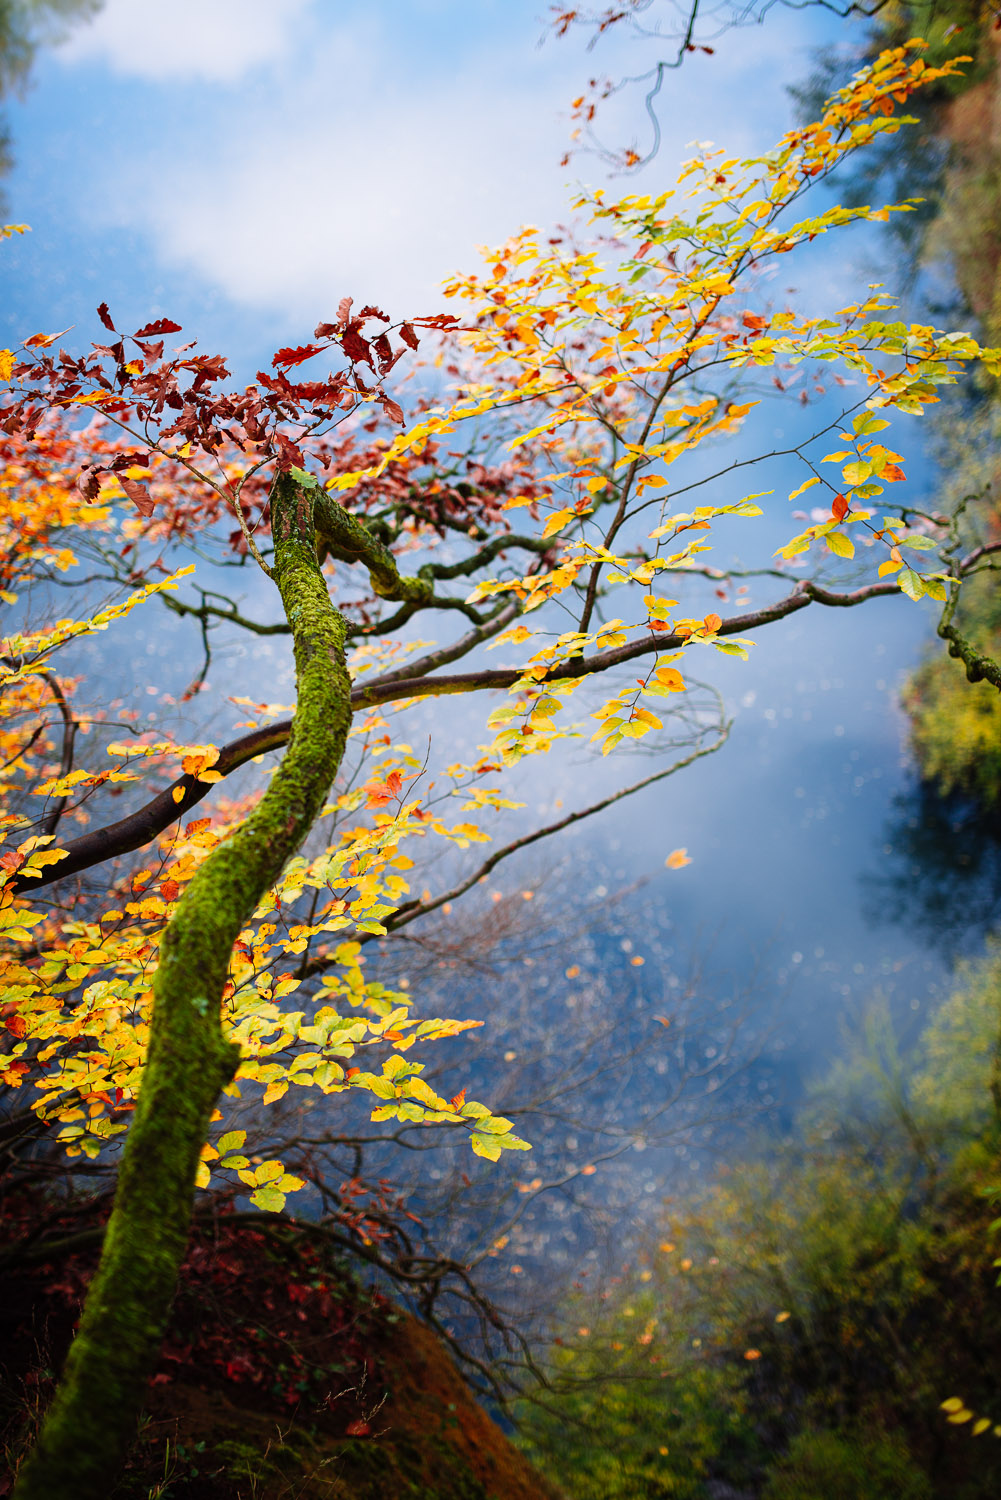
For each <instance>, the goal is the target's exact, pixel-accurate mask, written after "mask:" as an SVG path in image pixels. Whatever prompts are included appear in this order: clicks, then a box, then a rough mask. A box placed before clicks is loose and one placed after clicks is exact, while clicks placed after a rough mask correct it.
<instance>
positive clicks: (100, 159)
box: [0, 0, 844, 361]
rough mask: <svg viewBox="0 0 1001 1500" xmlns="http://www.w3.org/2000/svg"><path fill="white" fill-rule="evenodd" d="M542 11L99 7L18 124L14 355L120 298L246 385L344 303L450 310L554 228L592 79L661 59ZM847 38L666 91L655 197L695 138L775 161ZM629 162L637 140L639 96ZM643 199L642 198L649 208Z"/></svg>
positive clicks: (753, 49) (733, 39)
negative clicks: (513, 252)
mask: <svg viewBox="0 0 1001 1500" xmlns="http://www.w3.org/2000/svg"><path fill="white" fill-rule="evenodd" d="M546 8H547V6H546V0H475V3H472V4H471V3H470V0H462V3H460V0H370V3H368V4H366V5H365V6H362V5H359V4H355V5H350V4H348V5H346V4H343V3H342V4H339V5H338V4H334V3H327V0H282V3H281V4H275V3H274V0H171V3H170V4H166V3H162V0H107V3H106V5H105V7H104V9H103V10H102V11H101V13H100V14H99V15H98V16H97V18H96V19H95V20H93V21H92V22H91V23H89V24H87V25H84V26H81V27H79V28H77V30H76V31H75V32H74V33H73V35H72V36H71V37H70V38H69V39H68V40H67V41H66V42H65V43H64V44H63V45H62V46H60V47H59V48H58V49H57V50H55V51H52V52H49V53H47V54H45V55H44V56H43V57H42V58H41V60H40V63H39V66H38V68H37V70H36V76H35V82H34V85H33V87H32V89H31V90H30V92H29V94H28V96H27V98H26V99H25V101H24V102H23V103H22V104H19V105H17V106H16V107H15V108H14V109H13V110H12V111H11V123H12V126H13V132H14V143H15V150H16V154H17V159H18V165H17V168H16V170H15V172H14V174H13V176H12V178H11V179H10V181H9V184H8V200H9V202H8V217H9V218H10V219H11V220H14V221H24V222H27V223H29V224H30V225H31V226H32V231H33V232H32V234H31V235H30V236H27V237H26V238H25V239H24V240H23V241H20V242H17V243H16V244H15V245H13V246H11V247H10V248H9V249H7V250H5V252H4V259H5V266H4V273H5V274H4V281H5V287H6V295H5V298H4V304H5V308H4V312H3V313H2V314H0V316H2V318H3V323H4V326H3V328H0V334H2V335H3V336H4V338H5V340H7V341H9V339H10V338H13V337H17V338H20V337H23V336H25V335H26V334H27V333H29V332H33V331H35V330H36V329H37V328H42V327H44V328H47V329H49V328H53V327H63V326H65V325H67V324H75V325H76V326H77V327H79V328H80V329H81V332H85V335H86V336H88V337H89V336H90V334H91V332H92V328H91V324H92V322H93V308H94V306H95V305H96V303H97V302H98V301H100V300H102V298H106V299H107V300H108V301H109V302H110V303H111V305H112V309H113V311H115V312H116V315H117V316H118V317H120V319H121V322H122V324H127V323H129V322H130V321H131V320H132V319H136V320H145V319H146V318H147V317H149V316H154V315H160V314H167V315H169V316H171V317H174V318H176V319H177V320H178V321H180V322H182V323H183V324H184V326H185V330H186V331H190V332H191V334H192V336H196V335H197V336H198V337H199V340H200V341H201V342H202V343H203V344H204V343H211V344H213V345H214V346H217V347H219V348H225V349H227V350H228V351H229V352H230V353H231V354H232V355H233V356H234V357H235V358H236V359H237V360H238V361H241V360H242V359H248V360H254V359H259V358H260V357H261V356H262V355H263V354H264V353H266V352H267V350H269V349H271V348H273V347H274V346H275V344H276V343H277V342H287V341H288V340H289V339H298V338H300V337H301V336H303V335H304V334H305V333H307V332H308V331H309V330H310V329H311V328H312V326H313V324H314V323H315V322H316V321H317V320H318V319H319V318H320V317H328V316H330V314H331V309H332V308H333V307H334V306H335V304H336V302H337V300H338V299H339V298H340V297H341V296H343V295H344V294H345V293H348V294H351V295H354V296H355V297H356V298H357V299H361V300H376V301H378V302H380V303H381V304H382V305H383V306H386V307H387V308H388V310H389V311H390V312H392V313H393V314H394V316H396V315H406V314H411V315H412V314H420V313H424V312H428V311H432V310H435V309H436V308H440V307H441V306H442V305H443V304H442V299H441V295H440V291H439V286H440V283H441V281H442V279H443V278H444V277H445V276H446V275H447V274H448V273H449V272H450V271H452V270H455V269H459V268H464V267H471V266H473V265H474V264H475V261H476V247H477V246H478V245H481V244H483V243H489V242H494V243H496V242H498V241H500V240H502V239H504V238H505V237H506V236H507V235H508V234H510V233H511V232H513V231H514V230H515V229H516V228H517V227H518V226H519V225H520V224H522V223H524V222H532V223H542V224H548V223H556V222H558V221H559V220H560V218H561V217H562V216H564V214H565V204H566V202H567V199H568V190H569V188H570V187H571V186H572V184H573V183H574V182H575V181H580V180H589V181H591V182H594V183H597V182H602V181H605V180H606V178H605V174H604V169H603V167H602V165H601V163H600V162H599V161H598V160H597V159H595V158H593V157H591V158H588V157H586V156H581V157H577V158H576V159H575V160H574V161H573V163H572V165H571V166H570V167H569V168H567V167H562V166H561V165H560V157H561V155H562V153H563V151H564V150H565V148H566V144H567V140H568V135H569V131H570V129H571V126H570V122H569V105H570V101H571V100H572V99H573V97H574V96H575V95H576V94H578V93H580V92H581V91H582V88H583V86H584V84H585V82H586V80H587V78H588V77H589V76H591V75H592V74H593V73H595V72H599V71H600V72H602V73H608V74H611V75H613V76H622V75H624V74H628V73H632V72H636V71H638V70H639V69H640V68H641V67H642V66H644V65H648V63H649V61H650V58H649V55H648V56H647V57H646V59H645V62H644V58H643V56H642V55H641V54H640V53H639V52H637V50H636V48H635V47H634V46H633V47H630V46H629V45H627V42H626V38H624V37H623V38H622V39H619V38H618V37H617V36H616V33H615V32H613V33H612V34H611V35H610V37H609V38H607V39H606V40H605V41H604V42H603V44H602V45H601V47H600V48H599V49H598V51H597V52H594V53H590V54H589V53H587V52H586V50H585V46H584V42H585V37H584V36H583V35H579V36H573V37H571V38H570V39H568V40H567V41H564V42H558V41H556V40H555V39H553V38H552V37H551V36H550V37H547V38H546V39H545V40H544V41H543V36H544V32H545V29H546V28H545V19H544V18H545V11H546ZM836 35H841V36H842V37H843V35H844V33H843V32H842V33H838V31H837V23H832V22H831V20H830V19H825V18H824V16H823V15H822V14H818V13H815V12H812V11H810V12H805V13H804V12H795V11H788V12H786V11H783V12H778V13H773V14H772V16H771V17H770V19H769V21H768V23H767V24H766V25H765V26H763V27H755V28H752V29H750V30H744V31H741V32H739V33H733V34H730V35H727V36H724V37H723V38H721V40H720V41H719V42H718V43H717V44H716V51H715V54H714V55H713V56H712V57H706V56H701V55H700V56H694V57H692V58H690V59H689V60H688V62H687V63H686V65H685V67H684V68H683V69H682V70H681V71H680V72H679V73H676V74H673V75H671V76H670V78H669V80H668V84H667V86H666V88H665V100H664V108H663V110H662V117H663V124H664V146H663V148H662V151H661V154H660V156H659V158H658V159H657V161H656V163H655V164H654V165H653V166H652V167H651V168H649V169H648V170H647V171H646V173H645V174H644V177H643V178H642V179H640V180H641V181H643V182H644V185H647V186H650V187H655V186H660V185H662V184H664V183H666V182H668V181H669V180H670V178H671V176H672V175H673V169H674V167H675V166H676V164H677V162H678V161H679V160H681V159H682V158H683V157H684V156H685V155H686V154H688V153H687V152H686V150H685V147H686V145H687V144H688V143H689V142H691V141H692V140H693V139H702V140H704V139H707V138H708V139H713V140H715V141H717V142H718V143H720V144H726V145H727V146H728V147H733V148H734V149H737V150H744V149H750V148H753V147H767V146H768V145H769V144H770V143H771V142H772V141H773V140H774V139H775V138H776V137H777V135H778V134H780V133H781V131H782V130H783V129H785V128H787V127H788V125H789V123H790V121H791V105H790V101H789V99H788V96H787V93H786V86H787V85H788V84H790V83H794V82H798V81H802V80H803V79H804V77H806V76H807V75H808V73H809V70H810V53H811V49H813V48H815V47H816V46H818V45H819V44H820V43H822V42H823V41H825V40H827V39H829V38H830V37H832V36H836ZM618 109H619V113H618V118H617V119H616V115H615V114H614V113H613V112H612V111H611V109H610V111H609V113H608V115H607V116H606V119H607V121H608V126H609V135H610V136H611V137H615V138H616V139H617V141H621V140H622V139H624V138H626V137H628V136H629V135H631V134H636V133H637V132H639V131H640V129H641V126H642V116H641V104H640V99H639V97H638V95H636V94H635V93H632V94H630V95H627V96H623V98H622V100H621V103H620V105H619V106H618ZM631 185H632V184H631Z"/></svg>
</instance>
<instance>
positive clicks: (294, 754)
mask: <svg viewBox="0 0 1001 1500" xmlns="http://www.w3.org/2000/svg"><path fill="white" fill-rule="evenodd" d="M313 510H314V495H313V492H312V491H311V490H309V489H308V488H305V487H304V486H302V485H300V484H298V483H297V482H296V481H295V480H294V479H293V478H292V477H291V476H289V475H279V476H278V478H277V479H276V480H275V483H274V486H273V487H272V493H271V517H272V533H273V537H274V546H275V561H274V568H273V576H274V580H275V583H276V584H277V587H278V589H279V592H280V594H281V598H282V604H283V606H284V609H285V614H286V617H287V619H288V622H289V626H290V628H291V631H292V636H293V640H294V643H295V664H296V682H297V702H296V713H295V718H294V720H293V725H292V732H291V736H290V739H289V744H288V749H287V751H286V753H285V756H284V758H283V760H282V762H281V765H280V766H279V767H278V770H277V771H276V772H275V775H274V777H273V779H272V781H271V783H270V785H269V787H268V789H267V791H266V792H265V794H264V796H263V797H262V799H261V801H260V802H259V803H258V804H257V806H256V807H255V809H254V810H253V812H252V813H251V814H250V816H249V817H248V818H247V819H246V821H245V822H244V823H243V824H242V825H241V826H240V827H239V828H238V829H237V830H236V831H235V832H234V833H233V834H232V835H231V836H230V838H228V839H227V840H226V841H225V843H223V844H221V845H220V846H219V847H218V849H216V850H215V851H214V852H213V853H212V855H211V856H210V857H209V859H207V860H206V862H205V864H204V865H203V866H202V867H201V869H200V870H199V871H198V873H197V874H196V875H195V877H194V878H193V879H192V881H191V883H190V885H189V886H188V888H187V890H186V891H185V893H184V896H183V897H182V899H181V901H180V903H179V905H178V908H177V912H176V913H175V915H174V918H173V920H172V921H171V923H170V925H169V926H168V928H167V930H166V932H165V934H164V938H163V943H162V946H161V952H160V963H159V967H158V969H157V974H156V978H155V981H154V999H153V1013H152V1025H151V1036H150V1047H149V1056H148V1059H147V1063H146V1070H145V1075H144V1080H143V1086H142V1090H141V1093H140V1097H139V1100H138V1103H137V1106H136V1111H135V1115H134V1118H133V1122H132V1126H131V1129H130V1130H129V1134H128V1137H127V1140H126V1145H125V1150H124V1154H123V1158H122V1164H121V1168H120V1172H119V1178H118V1184H117V1188H116V1193H115V1203H114V1208H113V1210H112V1214H111V1219H110V1221H109V1224H108V1230H107V1235H106V1238H105V1244H104V1250H103V1253H102V1256H101V1261H100V1265H99V1266H98V1269H97V1272H96V1273H95V1276H94V1279H93V1281H92V1283H91V1286H90V1288H89V1290H88V1293H87V1299H86V1303H85V1306H84V1311H83V1316H82V1318H81V1322H80V1327H79V1331H78V1333H77V1336H76V1338H75V1340H74V1342H73V1346H72V1348H71V1349H70V1353H69V1356H68V1358H67V1361H66V1366H65V1369H64V1371H63V1374H62V1378H61V1380H60V1382H59V1386H58V1388H57V1391H56V1395H55V1398H54V1400H53V1403H52V1406H51V1408H50V1410H49V1412H48V1414H47V1416H46V1418H45V1420H44V1422H43V1425H42V1428H41V1431H40V1434H39V1437H38V1441H37V1444H36V1446H35V1449H34V1451H33V1453H32V1454H31V1456H30V1457H29V1459H28V1461H27V1463H26V1464H25V1466H24V1468H23V1469H22V1471H21V1474H20V1476H19V1479H18V1483H17V1488H16V1490H15V1492H14V1493H15V1497H16V1500H104V1497H105V1496H106V1495H107V1494H109V1493H110V1491H111V1489H112V1488H113V1485H114V1479H115V1474H116V1472H117V1469H118V1467H119V1465H120V1463H121V1460H122V1457H123V1456H124V1453H125V1450H126V1448H127V1446H128V1443H129V1441H130V1439H131V1437H132V1435H133V1432H134V1430H135V1424H136V1420H137V1417H138V1414H139V1411H140V1408H141V1405H142V1400H143V1395H144V1392H145V1387H146V1382H147V1380H148V1378H149V1375H150V1373H151V1371H152V1367H153V1365H154V1363H155V1360H156V1357H157V1353H158V1351H159V1347H160V1343H161V1340H162V1337H163V1332H164V1328H165V1325H166V1320H167V1316H168V1313H169V1310H170V1304H171V1300H172V1298H173V1294H174V1289H175V1286H176V1282H177V1273H178V1269H179V1267H180V1264H181V1261H182V1259H183V1257H184V1252H185V1247H186V1245H187V1240H188V1233H189V1229H190V1222H191V1210H192V1203H193V1199H194V1191H195V1174H196V1172H197V1169H198V1163H199V1159H200V1155H201V1149H202V1146H203V1145H204V1143H205V1139H206V1136H207V1134H208V1125H209V1118H210V1116H211V1114H212V1111H213V1109H214V1107H215V1104H216V1101H217V1099H218V1097H219V1093H220V1091H221V1090H222V1089H223V1088H224V1087H225V1086H226V1084H227V1083H229V1082H230V1081H231V1080H232V1078H233V1075H234V1073H235V1071H236V1068H237V1065H238V1062H239V1057H238V1052H237V1049H236V1048H235V1047H234V1046H233V1045H232V1044H231V1043H230V1042H228V1041H227V1040H226V1037H225V1035H224V1032H223V1029H222V1024H221V1004H222V993H223V987H224V985H225V983H226V978H227V973H228V969H229V960H230V955H231V953H232V949H233V944H234V942H235V941H236V938H237V935H238V933H239V931H240V929H241V927H242V926H243V925H244V923H245V922H246V921H247V920H248V918H249V917H250V916H251V914H252V913H253V911H254V908H255V907H256V906H257V904H258V903H259V901H260V899H261V897H262V896H263V894H264V892H265V891H266V890H267V889H268V887H269V886H270V885H272V884H273V883H274V881H275V880H277V879H278V877H279V875H280V874H281V871H282V868H283V866H284V865H285V864H286V862H287V861H288V860H289V859H290V858H291V856H292V855H293V854H294V853H295V852H296V850H297V849H298V848H299V846H300V844H301V843H302V841H303V839H304V838H305V837H306V835H307V834H308V832H309V830H310V828H311V827H312V826H313V823H314V822H315V820H316V818H317V817H318V815H319V813H320V810H321V808H322V807H323V804H324V800H325V798H326V795H327V792H328V791H329V788H330V786H331V784H332V782H333V780H334V776H335V775H336V773H337V769H338V767H339V765H340V762H341V758H342V756H343V753H344V746H345V743H346V740H347V733H348V728H349V725H350V721H351V681H350V678H349V676H348V671H347V667H346V664H345V659H344V644H345V636H346V630H345V623H344V620H343V617H342V616H341V615H340V613H339V612H338V611H337V610H336V609H335V608H334V606H333V604H332V602H331V600H330V597H329V594H328V592H327V587H326V584H325V582H324V579H323V575H322V573H321V572H320V568H319V565H318V563H317V559H316V551H315V528H314V518H313Z"/></svg>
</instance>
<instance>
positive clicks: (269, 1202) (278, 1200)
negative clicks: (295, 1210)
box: [250, 1187, 285, 1214]
mask: <svg viewBox="0 0 1001 1500" xmlns="http://www.w3.org/2000/svg"><path fill="white" fill-rule="evenodd" d="M250 1201H251V1203H252V1204H253V1205H254V1207H255V1208H263V1209H264V1212H265V1213H269V1214H279V1213H281V1211H282V1209H283V1208H284V1207H285V1194H284V1193H280V1192H279V1191H278V1189H277V1188H276V1187H262V1188H258V1189H257V1191H256V1193H251V1195H250Z"/></svg>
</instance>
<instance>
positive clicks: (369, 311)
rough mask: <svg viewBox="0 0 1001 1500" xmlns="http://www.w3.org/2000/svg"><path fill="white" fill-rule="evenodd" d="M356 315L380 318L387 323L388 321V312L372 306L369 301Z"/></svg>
mask: <svg viewBox="0 0 1001 1500" xmlns="http://www.w3.org/2000/svg"><path fill="white" fill-rule="evenodd" d="M358 317H359V318H381V320H382V322H383V323H388V322H389V314H388V313H384V312H381V311H380V310H379V308H377V307H372V305H371V304H370V303H367V304H366V305H365V306H364V307H363V308H362V310H361V312H360V313H359V314H358Z"/></svg>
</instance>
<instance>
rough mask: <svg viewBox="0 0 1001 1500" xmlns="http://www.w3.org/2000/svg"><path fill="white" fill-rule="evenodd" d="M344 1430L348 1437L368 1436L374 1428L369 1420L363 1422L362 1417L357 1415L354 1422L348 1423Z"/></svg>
mask: <svg viewBox="0 0 1001 1500" xmlns="http://www.w3.org/2000/svg"><path fill="white" fill-rule="evenodd" d="M344 1431H345V1434H346V1435H347V1436H348V1437H368V1435H369V1433H370V1432H371V1431H372V1429H371V1427H370V1426H369V1425H368V1423H367V1422H363V1421H362V1420H361V1418H360V1417H357V1418H356V1419H355V1420H354V1421H353V1422H349V1423H348V1425H347V1426H346V1427H345V1429H344Z"/></svg>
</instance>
